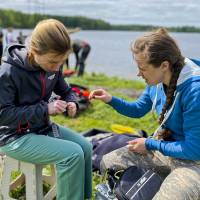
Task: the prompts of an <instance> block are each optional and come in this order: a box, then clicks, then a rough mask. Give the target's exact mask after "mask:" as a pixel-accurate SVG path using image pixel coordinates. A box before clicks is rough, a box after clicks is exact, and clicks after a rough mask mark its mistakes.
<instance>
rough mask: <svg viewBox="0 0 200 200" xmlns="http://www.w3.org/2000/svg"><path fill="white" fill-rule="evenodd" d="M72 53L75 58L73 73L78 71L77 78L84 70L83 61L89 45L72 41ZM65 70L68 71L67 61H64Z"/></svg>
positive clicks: (86, 55) (88, 51)
mask: <svg viewBox="0 0 200 200" xmlns="http://www.w3.org/2000/svg"><path fill="white" fill-rule="evenodd" d="M72 49H73V53H74V55H75V58H76V65H75V71H78V74H77V75H78V76H82V75H83V74H84V70H85V61H86V59H87V57H88V55H89V53H90V50H91V47H90V45H89V44H88V43H87V42H85V41H83V40H74V41H73V42H72ZM66 66H67V69H69V60H68V59H67V60H66Z"/></svg>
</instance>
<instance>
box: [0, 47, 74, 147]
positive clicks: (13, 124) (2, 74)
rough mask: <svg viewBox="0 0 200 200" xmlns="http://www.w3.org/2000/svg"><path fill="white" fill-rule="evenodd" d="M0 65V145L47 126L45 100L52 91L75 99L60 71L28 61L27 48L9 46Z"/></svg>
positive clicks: (66, 99)
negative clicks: (42, 67) (45, 68)
mask: <svg viewBox="0 0 200 200" xmlns="http://www.w3.org/2000/svg"><path fill="white" fill-rule="evenodd" d="M3 61H4V63H3V64H2V66H1V67H0V146H3V145H5V144H7V143H9V142H11V141H13V140H15V139H16V138H19V137H21V136H23V135H24V134H28V133H29V132H35V133H36V134H43V133H42V130H46V129H47V128H48V127H49V126H50V121H49V115H48V107H47V103H48V100H49V98H50V96H51V94H52V92H55V93H56V94H57V95H60V96H61V99H63V100H65V101H67V102H76V99H75V96H74V94H73V92H72V91H71V88H70V87H69V85H67V83H66V82H65V81H64V79H63V77H62V73H61V71H59V72H46V71H44V70H43V69H41V68H40V67H39V66H33V65H31V64H30V63H29V60H28V54H27V49H26V47H25V46H23V45H13V46H10V47H9V48H8V50H7V55H6V57H4V58H3Z"/></svg>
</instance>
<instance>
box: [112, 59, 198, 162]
mask: <svg viewBox="0 0 200 200" xmlns="http://www.w3.org/2000/svg"><path fill="white" fill-rule="evenodd" d="M165 100H166V95H165V92H164V89H163V85H162V84H158V85H157V86H147V87H146V89H145V90H144V92H143V94H142V95H141V96H140V97H139V99H138V100H137V101H135V102H126V101H124V100H122V99H119V98H116V97H112V100H111V101H110V102H109V105H111V106H112V107H113V108H114V109H115V110H116V111H118V112H119V113H121V114H123V115H126V116H128V117H132V118H139V117H142V116H144V115H145V114H146V113H147V112H149V111H150V110H151V109H155V110H156V112H157V114H158V115H159V114H160V113H161V111H162V108H163V105H164V103H165ZM162 127H165V128H167V129H169V130H171V132H172V134H171V137H172V141H162V140H156V139H154V138H147V139H146V141H145V146H146V148H147V149H148V150H158V151H160V152H161V153H162V154H164V155H165V156H170V157H174V158H181V159H187V160H200V67H199V66H198V65H196V64H195V62H193V61H192V60H190V59H188V58H185V66H184V67H183V69H182V71H181V73H180V75H179V78H178V81H177V88H176V92H175V96H174V103H173V105H172V106H171V108H170V109H169V110H168V112H167V114H166V115H165V119H164V121H163V124H162V125H161V126H160V127H159V128H158V129H160V128H162ZM158 129H157V130H158ZM157 130H156V131H155V133H154V135H156V134H157Z"/></svg>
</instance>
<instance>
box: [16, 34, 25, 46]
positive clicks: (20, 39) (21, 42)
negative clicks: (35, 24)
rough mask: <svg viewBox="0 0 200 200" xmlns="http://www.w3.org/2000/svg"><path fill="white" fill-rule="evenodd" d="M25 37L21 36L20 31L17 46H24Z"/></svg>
mask: <svg viewBox="0 0 200 200" xmlns="http://www.w3.org/2000/svg"><path fill="white" fill-rule="evenodd" d="M26 37H27V36H26V35H23V33H22V31H20V32H19V35H18V37H17V41H18V43H19V44H25V39H26Z"/></svg>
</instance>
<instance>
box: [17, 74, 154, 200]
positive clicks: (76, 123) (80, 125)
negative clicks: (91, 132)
mask: <svg viewBox="0 0 200 200" xmlns="http://www.w3.org/2000/svg"><path fill="white" fill-rule="evenodd" d="M67 81H68V82H70V83H76V84H81V85H83V86H87V87H89V88H90V89H95V88H106V90H107V91H108V92H110V93H111V94H113V95H115V96H118V97H122V98H124V99H126V100H128V101H132V100H133V98H135V97H136V96H135V94H138V93H140V92H141V91H142V90H143V89H144V87H145V86H144V84H143V83H142V82H139V81H131V80H125V79H120V78H117V77H107V76H105V75H104V74H94V73H93V74H86V75H84V77H81V78H80V77H75V76H74V77H71V78H69V79H67ZM51 119H52V121H54V122H56V123H58V124H61V125H63V126H66V127H69V128H71V129H73V130H76V131H77V132H83V131H86V130H88V129H91V128H98V129H105V130H109V131H111V125H112V124H121V125H125V126H131V127H134V128H135V129H143V130H146V131H147V132H149V133H152V132H153V131H154V130H155V127H156V126H157V123H155V120H153V119H152V115H151V114H147V115H146V116H145V117H143V118H140V119H132V118H128V117H125V116H122V115H120V114H118V113H117V112H116V111H114V110H113V109H112V108H111V107H110V106H108V105H106V104H105V103H103V102H100V101H96V100H94V101H92V102H91V104H90V106H89V108H88V109H87V110H85V111H83V112H81V113H80V114H79V115H78V116H77V117H75V118H73V119H71V118H68V117H65V116H63V115H60V116H55V117H52V118H51ZM99 180H100V179H99V177H98V176H96V175H95V174H94V175H93V196H94V192H95V191H94V187H95V185H96V184H97V183H98V182H99ZM22 191H23V189H22V190H19V189H18V190H17V191H15V192H14V195H15V196H19V195H16V193H17V194H18V193H19V194H21V193H23V192H22Z"/></svg>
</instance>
